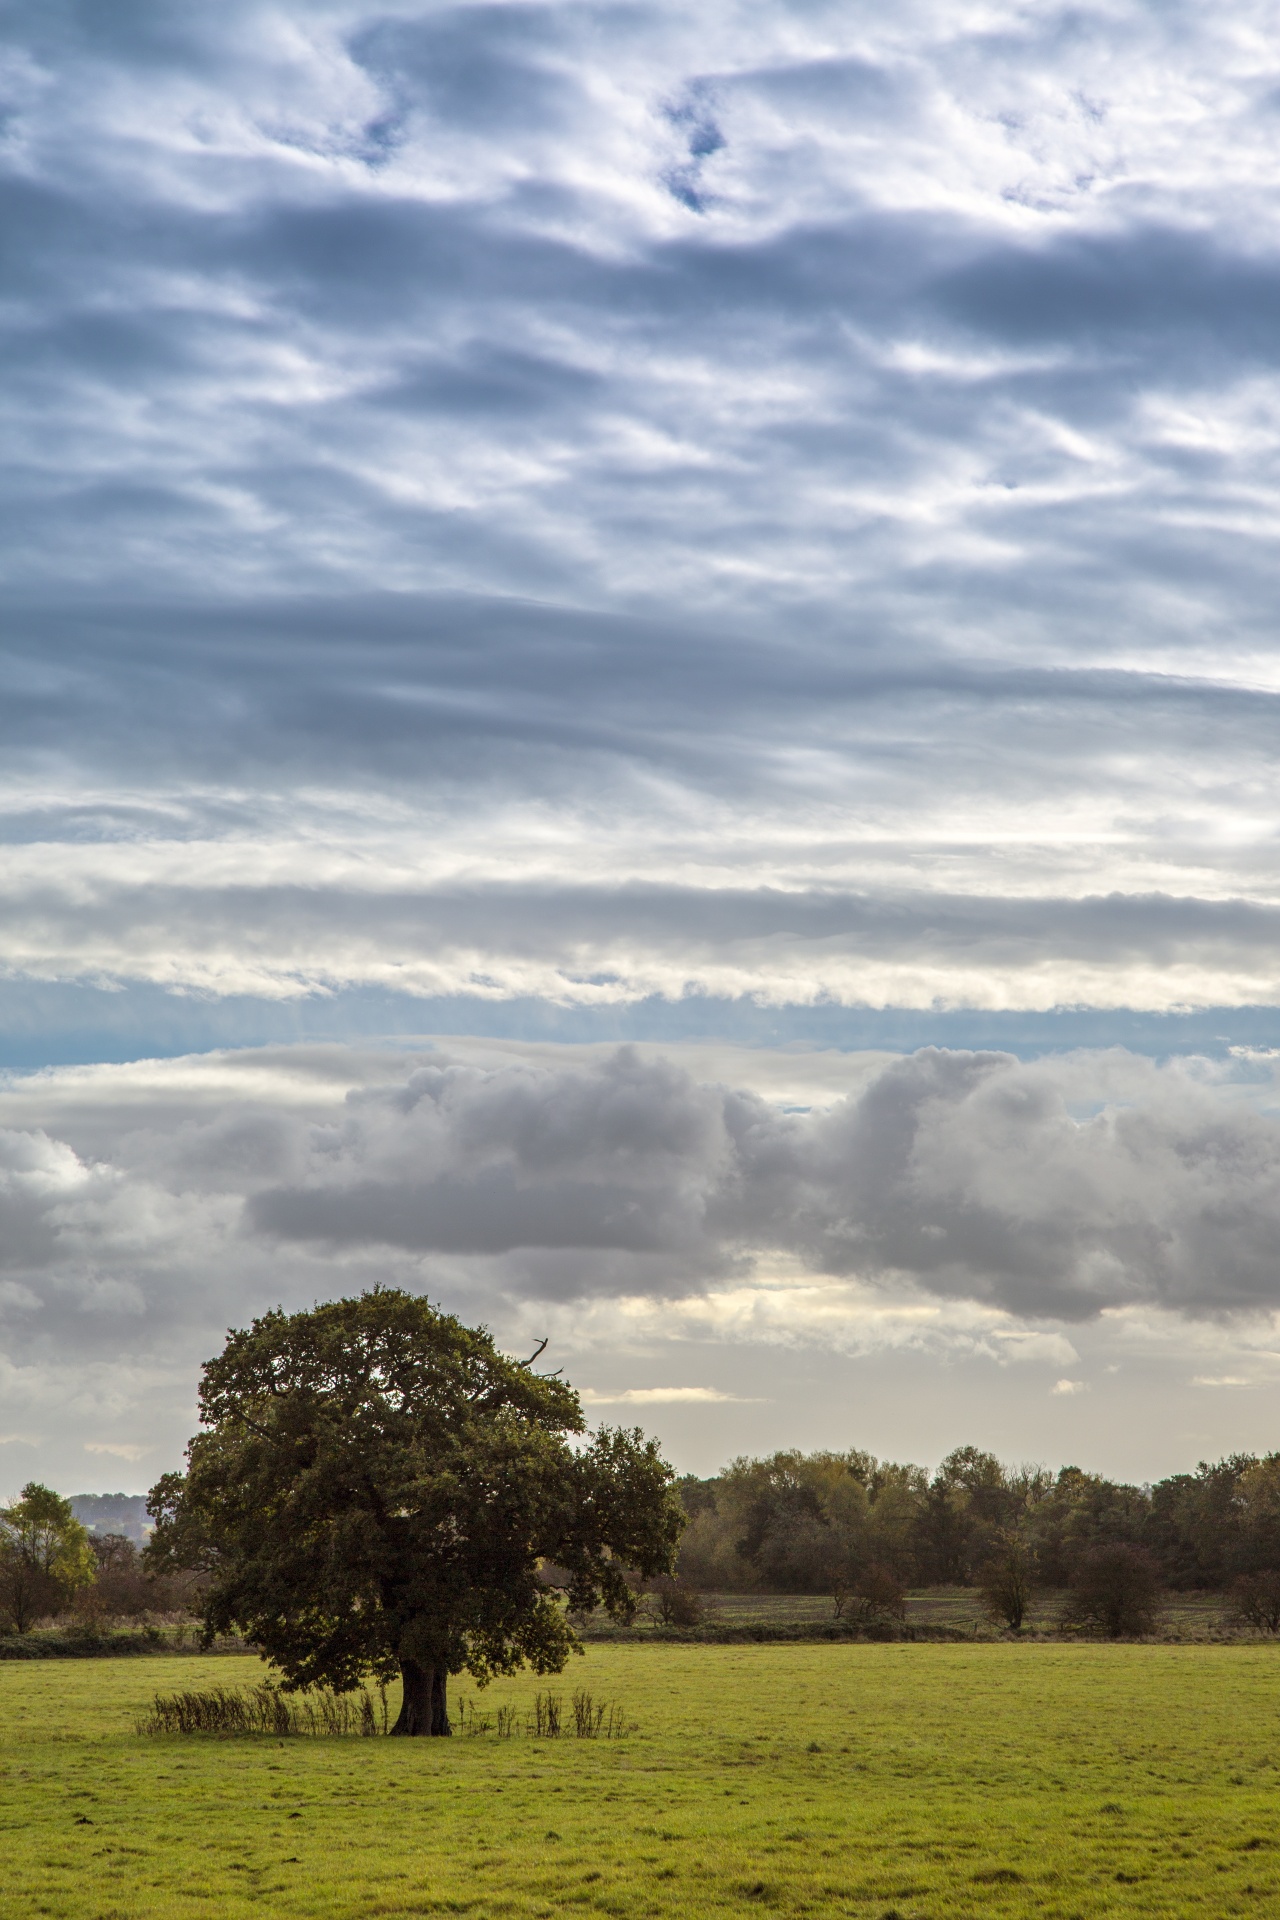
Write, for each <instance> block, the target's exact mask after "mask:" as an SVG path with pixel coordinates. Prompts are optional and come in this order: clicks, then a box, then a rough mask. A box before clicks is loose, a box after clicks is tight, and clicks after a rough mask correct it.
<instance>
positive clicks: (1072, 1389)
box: [1049, 1380, 1089, 1395]
mask: <svg viewBox="0 0 1280 1920" xmlns="http://www.w3.org/2000/svg"><path fill="white" fill-rule="evenodd" d="M1049 1391H1050V1392H1051V1393H1054V1394H1067V1395H1069V1394H1075V1393H1087V1392H1088V1391H1089V1389H1088V1386H1087V1384H1086V1383H1085V1381H1083V1380H1055V1381H1054V1383H1053V1385H1052V1387H1051V1388H1050V1389H1049Z"/></svg>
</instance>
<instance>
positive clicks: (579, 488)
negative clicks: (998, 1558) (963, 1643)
mask: <svg viewBox="0 0 1280 1920" xmlns="http://www.w3.org/2000/svg"><path fill="white" fill-rule="evenodd" d="M3 17H4V27H5V30H4V34H3V38H2V44H0V276H2V277H3V289H2V292H0V367H2V368H3V369H4V371H3V375H2V376H0V575H2V577H3V596H2V600H0V605H2V608H3V619H2V622H0V1493H3V1492H5V1491H12V1490H14V1489H16V1488H17V1487H18V1486H19V1485H20V1484H22V1482H24V1481H25V1480H27V1479H29V1478H31V1477H32V1476H37V1477H40V1478H44V1479H47V1480H48V1481H49V1482H50V1483H51V1484H54V1485H57V1486H59V1487H61V1488H62V1489H63V1490H65V1491H68V1492H80V1491H90V1490H108V1489H115V1488H117V1487H124V1488H127V1489H141V1488H144V1487H145V1486H146V1485H148V1484H149V1483H150V1481H152V1480H153V1479H155V1478H156V1477H157V1476H158V1475H159V1473H161V1472H163V1471H166V1470H167V1469H169V1468H171V1467H173V1466H176V1465H178V1464H179V1463H180V1460H181V1455H182V1448H183V1446H184V1444H185V1442H186V1440H187V1438H188V1437H189V1436H190V1434H191V1432H192V1431H193V1427H194V1421H195V1385H196V1379H197V1375H198V1369H199V1364H200V1362H201V1361H202V1360H204V1359H206V1358H208V1357H209V1356H210V1355H211V1354H212V1353H214V1352H216V1351H217V1349H218V1347H219V1345H220V1343H221V1341H222V1338H223V1337H224V1335H225V1331H226V1329H227V1328H228V1327H229V1326H236V1325H243V1324H245V1323H246V1322H247V1320H248V1319H249V1318H251V1317H252V1315H253V1314H254V1313H257V1312H260V1311H263V1310H264V1309H266V1308H268V1307H271V1306H274V1305H277V1304H282V1305H284V1306H286V1307H288V1308H290V1309H293V1308H299V1307H303V1306H306V1305H309V1304H310V1303H311V1302H312V1301H314V1300H317V1299H327V1298H333V1297H336V1296H337V1295H338V1294H340V1293H343V1292H349V1291H352V1290H355V1289H358V1288H360V1287H362V1286H365V1285H368V1284H372V1283H373V1282H374V1281H376V1280H379V1279H382V1280H386V1281H394V1282H395V1283H396V1284H399V1285H404V1286H408V1287H411V1288H414V1289H416V1290H419V1291H422V1292H425V1293H427V1294H428V1295H429V1296H430V1297H431V1298H432V1299H433V1300H436V1301H438V1302H440V1303H441V1304H442V1305H443V1306H445V1307H446V1308H448V1309H449V1310H450V1311H453V1312H456V1313H458V1314H460V1315H461V1316H462V1317H463V1318H465V1319H468V1320H471V1321H484V1322H485V1323H486V1324H487V1325H488V1326H489V1327H490V1328H491V1329H492V1330H493V1332H494V1334H495V1337H496V1338H497V1339H498V1341H499V1343H500V1344H501V1345H503V1346H504V1348H506V1349H508V1350H510V1351H513V1352H514V1351H517V1350H526V1349H525V1348H524V1343H525V1342H528V1343H529V1349H528V1350H531V1348H532V1345H533V1344H536V1342H537V1341H538V1340H540V1339H542V1338H543V1337H544V1336H545V1337H547V1338H548V1340H549V1348H548V1357H549V1359H550V1360H551V1362H552V1364H554V1365H557V1366H561V1367H563V1368H564V1370H565V1372H566V1375H567V1376H568V1377H569V1378H570V1379H571V1380H572V1382H573V1383H574V1384H575V1385H577V1386H579V1387H580V1388H581V1389H582V1391H583V1395H584V1402H585V1404H586V1408H587V1411H588V1413H589V1415H590V1417H591V1419H592V1420H593V1421H595V1420H608V1421H613V1422H617V1421H625V1422H626V1423H627V1424H634V1423H639V1424H641V1425H643V1426H644V1427H645V1428H646V1430H648V1431H651V1432H654V1433H656V1434H657V1435H658V1436H659V1437H660V1438H661V1439H662V1441H663V1444H664V1446H665V1447H666V1448H667V1451H668V1453H669V1455H670V1457H671V1458H672V1460H673V1461H674V1462H675V1464H676V1465H677V1466H678V1467H680V1468H681V1469H682V1470H691V1471H698V1472H704V1473H705V1472H712V1471H715V1470H716V1469H717V1468H718V1467H719V1466H720V1465H721V1464H723V1463H724V1462H725V1461H726V1460H727V1459H729V1458H730V1457H731V1456H733V1455H734V1454H737V1453H741V1452H760V1451H764V1450H768V1449H772V1448H774V1447H780V1446H785V1445H800V1446H805V1447H816V1446H841V1447H847V1446H860V1447H865V1448H869V1449H870V1450H872V1451H873V1452H876V1453H879V1454H882V1455H886V1454H887V1455H890V1456H892V1457H896V1458H905V1459H912V1460H916V1461H919V1462H921V1463H922V1464H926V1465H928V1464H933V1463H935V1462H936V1461H937V1460H938V1459H940V1458H941V1457H942V1455H943V1454H944V1453H945V1452H946V1451H948V1449H949V1448H951V1447H953V1446H955V1445H958V1444H960V1443H962V1442H969V1441H972V1442H976V1443H978V1444H980V1445H984V1446H990V1447H992V1448H993V1449H994V1450H995V1451H997V1452H999V1453H1000V1454H1001V1455H1002V1456H1003V1457H1005V1458H1009V1459H1014V1460H1039V1461H1044V1462H1046V1463H1047V1464H1050V1465H1054V1466H1056V1465H1058V1464H1061V1463H1063V1462H1066V1461H1072V1462H1076V1463H1078V1464H1080V1465H1082V1466H1086V1467H1088V1468H1090V1469H1094V1470H1099V1471H1108V1472H1111V1473H1115V1474H1123V1475H1126V1476H1129V1477H1133V1478H1136V1479H1143V1478H1149V1477H1158V1476H1159V1475H1162V1474H1164V1473H1169V1472H1175V1471H1182V1470H1185V1469H1188V1468H1192V1467H1194V1465H1195V1463H1196V1461H1197V1460H1199V1459H1201V1458H1204V1457H1216V1456H1217V1455H1219V1454H1221V1453H1223V1452H1226V1451H1229V1450H1232V1449H1235V1448H1249V1449H1256V1450H1265V1449H1269V1448H1271V1447H1273V1446H1278V1445H1280V877H1278V868H1277V832H1278V827H1280V817H1278V804H1277V798H1276V795H1277V778H1276V776H1277V764H1276V763H1277V745H1276V740H1277V721H1278V720H1280V642H1278V640H1277V635H1276V612H1277V605H1278V592H1277V580H1276V558H1275V556H1276V551H1277V534H1278V533H1280V192H1278V190H1277V185H1276V182H1277V178H1278V177H1280V174H1278V169H1277V162H1278V160H1280V53H1277V51H1276V49H1277V47H1280V5H1276V4H1251V0H1225V3H1224V4H1223V5H1220V6H1218V7H1215V8H1208V7H1205V6H1203V5H1196V6H1193V5H1184V4H1178V3H1177V0H1160V3H1159V4H1154V3H1152V4H1147V5H1139V4H1124V3H1123V0H1114V3H1113V4H1102V5H1073V6H1070V7H1066V6H1058V5H1053V4H1048V3H1047V0H1044V3H1042V4H1036V3H1035V0H1031V3H1030V4H1021V5H1015V4H1011V3H1007V0H986V3H984V4H972V5H966V4H955V3H954V0H953V3H952V4H948V5H945V6H944V5H941V4H915V3H913V0H903V4H901V5H897V6H895V7H893V8H885V7H884V6H882V5H879V6H871V5H870V4H864V3H863V0H839V4H825V0H791V4H787V3H786V0H742V3H741V4H729V3H728V0H707V3H706V4H704V5H700V6H699V7H697V8H692V9H691V8H689V7H688V6H687V5H682V6H676V5H674V4H670V5H667V4H661V3H659V0H626V3H625V4H622V3H619V4H596V3H594V0H581V3H575V0H561V3H560V4H549V5H548V4H539V3H538V0H525V3H523V4H474V5H460V6H459V5H443V4H440V5H425V4H423V3H422V0H386V3H385V4H373V3H372V0H277V4H266V0H223V4H221V5H219V6H218V7H216V8H210V7H192V6H191V5H189V4H188V3H187V0H112V4H111V5H110V6H103V5H101V4H100V3H99V0H8V4H7V5H6V6H5V7H4V15H3Z"/></svg>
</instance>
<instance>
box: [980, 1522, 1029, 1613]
mask: <svg viewBox="0 0 1280 1920" xmlns="http://www.w3.org/2000/svg"><path fill="white" fill-rule="evenodd" d="M1031 1589H1032V1561H1031V1555H1030V1553H1029V1552H1028V1550H1027V1546H1026V1542H1025V1541H1024V1540H1022V1539H1021V1538H1020V1536H1019V1535H1017V1534H1016V1533H1009V1534H1004V1535H1002V1536H1001V1537H1000V1538H999V1539H998V1540H997V1542H996V1545H995V1550H994V1552H993V1553H992V1554H991V1556H990V1558H989V1559H987V1560H985V1561H984V1562H983V1564H982V1565H981V1566H980V1567H979V1569H978V1591H979V1593H980V1594H981V1595H982V1600H983V1605H984V1606H985V1607H986V1610H987V1612H988V1613H989V1614H990V1616H991V1618H992V1619H993V1620H1003V1621H1004V1623H1005V1625H1006V1626H1007V1627H1011V1628H1012V1630H1013V1631H1014V1633H1021V1631H1022V1623H1023V1621H1024V1620H1025V1619H1026V1617H1027V1609H1028V1608H1029V1607H1030V1605H1031Z"/></svg>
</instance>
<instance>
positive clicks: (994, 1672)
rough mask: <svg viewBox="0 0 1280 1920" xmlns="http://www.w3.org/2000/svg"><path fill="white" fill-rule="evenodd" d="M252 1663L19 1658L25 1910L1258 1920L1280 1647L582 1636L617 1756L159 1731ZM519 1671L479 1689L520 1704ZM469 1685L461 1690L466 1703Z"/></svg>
mask: <svg viewBox="0 0 1280 1920" xmlns="http://www.w3.org/2000/svg"><path fill="white" fill-rule="evenodd" d="M260 1672H261V1669H260V1668H259V1667H258V1664H257V1663H256V1662H255V1661H253V1660H250V1659H247V1658H244V1657H241V1658H239V1659H235V1658H228V1659H212V1658H209V1659H191V1660H186V1659H181V1658H172V1659H166V1660H164V1661H158V1660H157V1661H75V1662H61V1661H59V1662H53V1661H48V1662H43V1661H42V1662H39V1663H32V1664H30V1665H25V1664H24V1665H17V1664H15V1665H9V1666H4V1667H0V1765H2V1778H0V1821H2V1824H3V1829H4V1833H3V1846H2V1847H0V1911H3V1913H4V1914H5V1916H6V1920H29V1916H35V1915H53V1916H57V1917H58V1920H160V1917H161V1916H164V1920H170V1917H171V1916H172V1917H173V1920H178V1917H179V1916H181V1920H197V1916H198V1917H199V1920H205V1917H206V1916H208V1917H210V1920H212V1917H213V1916H217V1917H218V1920H222V1917H223V1916H241V1915H244V1916H247V1915H249V1914H261V1913H263V1912H266V1913H268V1914H277V1913H278V1914H280V1915H282V1916H283V1915H289V1916H292V1915H298V1916H302V1915H317V1916H326V1917H327V1916H334V1917H335V1920H374V1917H375V1916H381V1915H388V1916H391V1915H394V1916H408V1915H418V1914H422V1915H426V1914H439V1913H469V1914H474V1915H481V1916H483V1915H490V1914H492V1915H511V1916H518V1917H520V1920H524V1916H534V1915H552V1914H562V1913H565V1912H580V1913H583V1914H591V1913H604V1914H616V1915H626V1916H631V1915H636V1916H641V1915H644V1916H648V1915H654V1916H667V1915H671V1916H676V1915H679V1916H682V1917H683V1916H697V1915H703V1914H706V1915H719V1914H749V1913H758V1912H760V1911H762V1910H771V1911H774V1912H777V1913H787V1914H792V1913H794V1914H815V1915H829V1914H851V1915H857V1916H859V1920H882V1917H883V1916H886V1915H897V1916H901V1917H902V1920H915V1917H916V1916H920V1917H921V1920H924V1917H926V1916H927V1917H928V1920H954V1917H955V1916H960V1915H970V1914H972V1915H983V1916H993V1917H994V1916H1001V1915H1030V1914H1035V1915H1037V1916H1053V1915H1058V1916H1063V1920H1065V1917H1066V1916H1070V1915H1081V1916H1084V1915H1088V1916H1092V1915H1102V1914H1108V1915H1116V1914H1134V1915H1137V1914H1143V1915H1147V1914H1150V1915H1184V1914H1205V1915H1212V1916H1215V1917H1216V1916H1220V1915H1227V1914H1236V1913H1240V1914H1259V1915H1260V1914H1263V1913H1268V1914H1269V1913H1273V1912H1274V1911H1275V1910H1276V1903H1277V1900H1278V1899H1280V1656H1278V1655H1277V1654H1276V1653H1275V1652H1274V1651H1273V1650H1272V1649H1270V1648H1266V1647H1205V1648H1200V1647H1164V1646H1046V1645H1039V1646H1028V1647H1020V1646H1016V1645H979V1646H926V1645H902V1644H897V1645H894V1644H889V1645H851V1646H763V1647H756V1646H746V1647H744V1646H724V1647H720V1646H717V1647H708V1646H691V1647H672V1646H663V1647H637V1646H625V1647H596V1648H592V1649H591V1651H590V1652H589V1653H588V1655H587V1656H586V1658H585V1659H583V1660H579V1661H575V1662H574V1664H573V1667H572V1668H571V1669H570V1671H569V1672H568V1673H566V1674H565V1675H563V1676H562V1677H561V1679H560V1681H558V1682H554V1683H553V1685H555V1686H556V1687H557V1689H558V1690H559V1691H561V1692H562V1693H563V1694H564V1696H565V1699H566V1702H567V1701H568V1698H569V1696H570V1694H571V1692H572V1690H573V1689H574V1688H575V1687H578V1686H583V1685H587V1686H590V1687H591V1689H592V1690H593V1692H594V1693H595V1694H596V1696H597V1697H598V1698H605V1697H607V1698H610V1699H616V1700H620V1701H622V1702H623V1703H624V1705H625V1707H626V1709H627V1712H628V1716H629V1718H631V1719H634V1720H635V1721H636V1722H638V1731H636V1732H634V1733H632V1734H630V1735H629V1736H627V1737H626V1738H625V1739H621V1740H607V1741H606V1740H578V1739H574V1738H563V1737H562V1738H560V1739H559V1740H546V1739H542V1740H539V1739H534V1738H529V1737H527V1736H523V1737H517V1738H512V1739H498V1738H497V1737H496V1736H495V1735H494V1734H493V1733H490V1734H487V1735H484V1736H481V1737H476V1738H467V1737H461V1738H455V1739H453V1740H447V1741H444V1740H442V1741H429V1740H416V1741H398V1740H383V1739H381V1738H374V1739H368V1738H366V1739H361V1738H349V1739H329V1740H326V1739H301V1738H299V1739H290V1740H287V1741H279V1740H276V1739H273V1738H271V1737H270V1736H248V1737H242V1738H234V1739H218V1738H211V1737H192V1738H182V1737H163V1738H147V1737H141V1736H139V1735H138V1734H137V1733H136V1732H135V1731H134V1724H135V1720H136V1718H137V1716H138V1715H139V1714H140V1713H142V1712H144V1711H145V1710H146V1708H147V1707H148V1706H149V1704H150V1701H151V1697H152V1695H153V1694H154V1692H155V1691H156V1689H157V1688H163V1689H165V1690H169V1689H172V1688H176V1687H183V1686H190V1687H208V1686H210V1685H214V1684H221V1685H229V1686H237V1685H241V1684H243V1683H245V1682H248V1681H253V1680H256V1679H257V1678H258V1677H259V1675H260ZM539 1684H541V1685H544V1686H545V1684H546V1683H545V1682H543V1683H538V1682H535V1681H534V1679H533V1678H532V1677H531V1676H524V1677H522V1678H519V1679H517V1680H515V1681H511V1682H503V1683H501V1684H499V1685H497V1686H495V1687H494V1688H492V1689H490V1690H489V1692H488V1693H487V1694H486V1695H485V1696H483V1701H482V1704H483V1705H484V1707H485V1708H486V1710H487V1711H489V1712H492V1711H493V1710H494V1708H496V1706H497V1705H499V1704H508V1703H512V1702H515V1703H517V1704H518V1705H519V1706H520V1707H521V1708H524V1707H526V1706H528V1705H530V1704H531V1703H532V1700H533V1696H534V1692H535V1689H536V1687H537V1686H538V1685H539ZM460 1691H461V1692H463V1693H466V1694H472V1693H473V1691H474V1690H473V1689H471V1688H469V1687H467V1686H465V1685H464V1686H463V1687H462V1688H461V1690H460Z"/></svg>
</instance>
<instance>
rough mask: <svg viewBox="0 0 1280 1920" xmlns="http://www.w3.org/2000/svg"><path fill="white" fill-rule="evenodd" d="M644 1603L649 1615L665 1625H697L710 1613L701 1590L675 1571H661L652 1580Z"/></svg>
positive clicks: (660, 1624) (659, 1623)
mask: <svg viewBox="0 0 1280 1920" xmlns="http://www.w3.org/2000/svg"><path fill="white" fill-rule="evenodd" d="M645 1604H646V1611H647V1612H648V1613H649V1615H650V1617H651V1618H652V1619H654V1620H656V1621H657V1623H658V1625H659V1626H663V1627H698V1626H701V1625H702V1622H703V1620H704V1619H705V1618H706V1613H707V1603H706V1601H705V1600H704V1599H703V1597H702V1595H701V1594H700V1593H699V1592H698V1589H697V1588H696V1587H695V1586H694V1585H693V1584H692V1582H690V1581H688V1580H685V1579H682V1578H681V1576H680V1575H679V1574H675V1573H660V1574H659V1575H658V1577H657V1579H656V1580H651V1581H650V1582H649V1591H648V1593H647V1595H646V1597H645Z"/></svg>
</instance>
